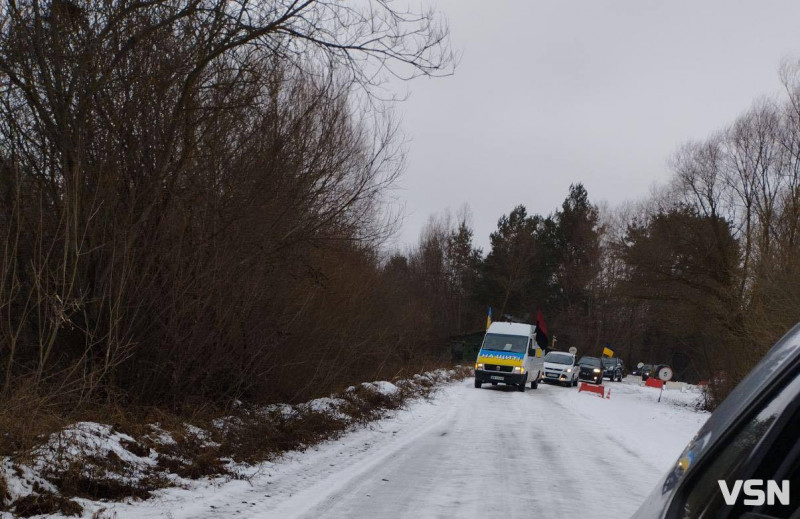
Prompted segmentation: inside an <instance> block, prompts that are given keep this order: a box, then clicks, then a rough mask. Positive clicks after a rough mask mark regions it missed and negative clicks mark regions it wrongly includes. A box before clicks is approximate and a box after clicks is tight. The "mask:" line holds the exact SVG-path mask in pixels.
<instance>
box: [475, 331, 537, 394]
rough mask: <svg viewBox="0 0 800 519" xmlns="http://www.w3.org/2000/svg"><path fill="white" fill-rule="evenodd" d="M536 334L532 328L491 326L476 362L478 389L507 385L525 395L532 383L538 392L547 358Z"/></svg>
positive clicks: (476, 383)
mask: <svg viewBox="0 0 800 519" xmlns="http://www.w3.org/2000/svg"><path fill="white" fill-rule="evenodd" d="M535 332H536V327H535V326H534V325H531V324H523V323H492V324H491V325H490V326H489V329H488V330H486V335H485V336H484V338H483V343H482V344H481V349H480V351H479V352H478V360H477V361H476V362H475V387H478V388H479V387H481V384H484V383H490V384H492V385H497V384H506V385H509V386H516V387H517V389H519V390H520V391H525V386H527V384H528V381H530V383H531V389H536V387H537V386H538V385H539V381H541V379H542V374H543V372H544V359H543V356H544V355H543V352H542V349H541V348H540V347H539V345H538V344H536V335H535Z"/></svg>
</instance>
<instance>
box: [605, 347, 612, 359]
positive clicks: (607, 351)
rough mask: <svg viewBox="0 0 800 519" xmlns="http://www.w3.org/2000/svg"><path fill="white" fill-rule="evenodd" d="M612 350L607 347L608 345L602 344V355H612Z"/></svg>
mask: <svg viewBox="0 0 800 519" xmlns="http://www.w3.org/2000/svg"><path fill="white" fill-rule="evenodd" d="M613 356H614V350H612V349H611V348H609V347H608V346H603V357H613Z"/></svg>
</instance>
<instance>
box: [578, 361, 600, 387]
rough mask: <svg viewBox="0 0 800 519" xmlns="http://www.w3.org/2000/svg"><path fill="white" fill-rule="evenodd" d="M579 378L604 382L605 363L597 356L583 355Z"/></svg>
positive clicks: (579, 367) (580, 362)
mask: <svg viewBox="0 0 800 519" xmlns="http://www.w3.org/2000/svg"><path fill="white" fill-rule="evenodd" d="M578 369H579V371H578V380H586V381H589V382H594V383H595V384H602V383H603V363H602V362H600V359H598V358H597V357H581V360H579V361H578Z"/></svg>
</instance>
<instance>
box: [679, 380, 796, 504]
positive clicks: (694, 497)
mask: <svg viewBox="0 0 800 519" xmlns="http://www.w3.org/2000/svg"><path fill="white" fill-rule="evenodd" d="M799 392H800V377H798V376H797V375H796V376H795V378H794V379H793V380H792V381H791V382H790V383H788V384H787V385H785V386H784V387H783V388H782V389H781V390H779V392H778V393H777V394H776V395H775V396H774V397H773V398H771V399H770V400H769V402H767V403H766V404H765V405H764V406H763V407H762V408H761V409H760V410H758V411H756V412H755V414H754V415H753V418H752V419H750V420H748V421H747V423H744V424H743V425H742V426H741V428H740V429H739V431H738V432H737V433H736V434H734V435H733V436H732V437H731V438H729V439H728V440H727V441H726V442H725V444H724V445H723V446H722V449H721V450H718V451H717V452H716V454H714V453H711V455H712V456H713V458H711V459H710V463H709V464H707V465H706V466H705V467H702V468H701V469H700V470H701V473H700V474H699V475H698V476H694V477H693V478H692V479H691V480H689V481H688V482H687V486H686V490H685V491H683V492H681V494H682V495H684V496H686V497H685V500H683V503H682V505H681V504H680V502H678V503H676V504H677V507H678V510H681V509H682V511H681V513H679V514H678V516H679V517H684V518H687V519H694V518H708V517H726V516H727V512H726V510H730V509H732V507H727V506H726V505H725V500H724V497H723V495H722V491H721V490H720V485H719V483H718V481H719V480H726V481H727V485H728V488H732V487H733V484H734V482H735V480H737V479H742V477H743V476H742V474H741V472H742V470H741V469H742V468H743V467H744V466H745V464H746V463H747V461H748V459H750V458H749V456H750V455H751V453H752V452H753V451H754V449H755V448H756V447H757V446H758V444H759V442H760V441H761V440H762V439H763V438H764V437H765V436H766V434H767V433H768V431H769V430H770V427H771V426H772V424H773V423H775V421H776V420H777V419H778V417H779V416H780V415H781V413H782V412H783V411H785V410H786V408H787V407H788V406H789V405H791V404H792V402H793V399H794V397H795V396H796V395H798V393H799ZM742 499H743V497H742V494H740V496H739V500H738V502H741V500H742ZM673 509H674V508H673Z"/></svg>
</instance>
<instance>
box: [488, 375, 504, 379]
mask: <svg viewBox="0 0 800 519" xmlns="http://www.w3.org/2000/svg"><path fill="white" fill-rule="evenodd" d="M489 378H491V379H492V380H505V378H503V377H495V376H492V377H489Z"/></svg>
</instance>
